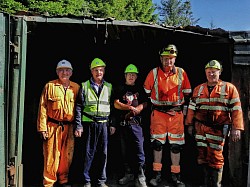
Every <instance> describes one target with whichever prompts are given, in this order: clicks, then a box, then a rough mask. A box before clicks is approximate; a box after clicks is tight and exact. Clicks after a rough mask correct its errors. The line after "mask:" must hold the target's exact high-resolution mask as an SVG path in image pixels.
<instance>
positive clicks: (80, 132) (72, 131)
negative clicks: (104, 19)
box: [37, 44, 244, 187]
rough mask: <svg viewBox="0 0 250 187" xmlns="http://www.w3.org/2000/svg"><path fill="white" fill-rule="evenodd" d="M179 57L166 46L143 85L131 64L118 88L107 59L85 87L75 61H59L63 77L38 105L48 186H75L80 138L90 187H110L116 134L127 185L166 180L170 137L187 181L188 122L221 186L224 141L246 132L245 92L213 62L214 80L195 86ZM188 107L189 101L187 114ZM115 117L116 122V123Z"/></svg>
mask: <svg viewBox="0 0 250 187" xmlns="http://www.w3.org/2000/svg"><path fill="white" fill-rule="evenodd" d="M177 55H178V51H177V48H176V46H175V45H173V44H170V45H168V46H167V47H164V48H163V49H162V50H160V52H159V56H160V62H161V63H160V65H159V66H158V67H156V68H153V69H152V70H151V71H150V72H149V73H148V75H147V77H146V79H145V81H144V85H136V79H137V77H138V74H139V70H138V68H137V67H136V66H135V65H134V64H129V65H128V66H127V67H126V68H125V71H124V75H125V76H124V78H125V81H124V83H123V84H121V85H119V86H118V87H117V88H113V87H112V84H111V83H108V82H107V81H105V80H104V74H105V67H106V64H105V62H104V61H103V60H101V59H100V58H95V59H94V60H93V61H92V62H91V64H90V71H91V74H92V77H91V78H90V79H89V80H87V81H85V82H83V83H81V85H78V84H77V83H74V82H72V81H70V77H71V75H72V73H73V68H72V66H71V63H70V62H69V61H67V60H62V61H60V62H59V63H58V64H57V68H56V72H57V75H58V79H56V80H53V81H50V82H48V83H47V84H46V85H45V87H44V90H43V92H42V95H41V99H40V104H39V112H38V120H37V130H38V132H39V133H40V134H41V136H42V138H43V140H44V141H43V155H44V168H43V169H44V171H43V185H44V187H53V186H54V185H55V184H56V183H58V185H61V186H65V187H66V186H70V185H69V183H68V182H69V181H68V175H69V168H70V165H71V162H72V158H73V152H74V138H75V137H81V136H83V140H84V166H83V179H84V187H91V186H94V185H96V186H98V187H107V184H106V181H107V174H106V165H107V153H108V151H107V149H108V135H109V134H110V135H112V134H114V133H118V134H119V137H120V150H121V156H122V157H121V158H122V162H123V166H124V176H123V177H122V178H121V179H119V181H118V183H119V184H120V185H124V184H127V183H128V182H130V181H132V180H135V186H136V187H147V186H149V185H151V186H159V185H160V183H161V171H162V159H163V158H162V155H163V146H164V144H165V143H166V142H168V143H169V144H170V158H171V166H170V167H171V169H170V171H171V178H172V182H173V184H174V185H175V186H185V184H184V182H183V180H182V179H181V167H180V158H181V157H180V154H181V150H182V147H183V145H184V144H185V136H184V134H185V133H184V126H185V125H187V129H188V133H189V134H190V135H192V136H195V140H196V142H197V151H198V157H197V163H198V164H200V165H201V166H202V167H203V171H204V182H203V184H202V185H204V186H208V187H214V186H221V181H222V171H223V165H224V158H223V154H222V153H223V146H224V143H225V139H226V137H227V135H228V134H229V131H230V134H231V135H232V140H233V141H238V140H240V136H241V131H243V130H244V124H243V116H242V109H241V103H240V98H239V94H238V91H237V89H236V87H235V86H234V85H233V84H231V83H229V82H225V81H222V80H220V79H219V77H220V74H221V72H222V65H221V64H220V62H219V61H217V60H211V61H209V62H208V63H207V65H206V66H205V74H206V77H207V82H206V83H202V84H200V85H198V86H197V87H195V88H194V91H193V92H192V89H191V85H190V82H189V79H188V75H187V73H186V72H185V70H184V69H182V68H180V67H176V66H175V60H176V57H177ZM191 94H192V95H191ZM149 106H150V107H151V116H150V141H151V143H152V149H153V163H152V168H153V173H154V174H153V178H152V179H151V180H148V181H147V180H146V176H145V171H144V170H145V153H144V135H143V124H142V122H143V120H142V117H143V115H142V114H141V113H142V111H143V110H145V108H147V107H149ZM184 106H186V107H188V111H187V114H185V116H184V112H183V109H184V108H185V107H184ZM111 116H112V117H114V118H116V120H115V121H116V123H110V118H111ZM74 135H75V137H74ZM95 157H98V159H97V161H98V164H97V165H96V166H97V167H96V168H94V170H95V173H96V176H97V177H96V181H93V180H91V174H90V170H91V168H92V166H93V161H94V160H95V159H94V158H95Z"/></svg>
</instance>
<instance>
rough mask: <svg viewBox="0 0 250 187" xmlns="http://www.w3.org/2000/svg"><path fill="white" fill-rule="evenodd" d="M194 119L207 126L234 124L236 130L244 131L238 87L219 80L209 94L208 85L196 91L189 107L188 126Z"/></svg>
mask: <svg viewBox="0 0 250 187" xmlns="http://www.w3.org/2000/svg"><path fill="white" fill-rule="evenodd" d="M193 118H196V119H197V120H200V121H204V122H206V123H207V124H209V125H210V126H211V125H215V124H217V125H218V124H219V125H220V124H221V125H223V124H232V125H233V127H234V128H235V129H239V130H244V123H243V114H242V108H241V102H240V98H239V94H238V91H237V89H236V87H235V86H234V85H233V84H231V83H229V82H224V81H222V80H219V82H218V83H217V85H216V86H215V87H214V88H213V90H212V92H211V93H210V94H209V91H208V85H207V83H203V84H200V85H199V86H197V87H196V88H195V89H194V92H193V96H192V98H191V100H190V103H189V107H188V114H187V117H186V124H192V121H193Z"/></svg>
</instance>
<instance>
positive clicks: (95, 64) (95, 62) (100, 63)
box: [90, 58, 106, 69]
mask: <svg viewBox="0 0 250 187" xmlns="http://www.w3.org/2000/svg"><path fill="white" fill-rule="evenodd" d="M96 67H106V64H105V63H104V62H103V61H102V60H101V59H100V58H95V59H94V60H92V62H91V65H90V69H93V68H96Z"/></svg>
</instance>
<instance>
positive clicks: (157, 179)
mask: <svg viewBox="0 0 250 187" xmlns="http://www.w3.org/2000/svg"><path fill="white" fill-rule="evenodd" d="M160 182H161V171H154V176H153V178H152V179H151V180H150V182H149V183H150V184H151V185H152V186H158V185H159V184H160Z"/></svg>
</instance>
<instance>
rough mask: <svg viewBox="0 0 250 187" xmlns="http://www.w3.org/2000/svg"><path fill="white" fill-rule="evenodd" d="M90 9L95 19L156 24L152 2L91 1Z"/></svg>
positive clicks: (143, 0) (131, 0)
mask: <svg viewBox="0 0 250 187" xmlns="http://www.w3.org/2000/svg"><path fill="white" fill-rule="evenodd" d="M90 9H91V12H92V13H93V15H94V16H95V17H113V18H115V19H117V20H136V21H140V22H147V23H148V22H156V20H157V16H156V15H154V14H153V13H154V11H155V9H156V8H155V7H154V5H153V3H152V0H106V1H105V0H91V1H90Z"/></svg>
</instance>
